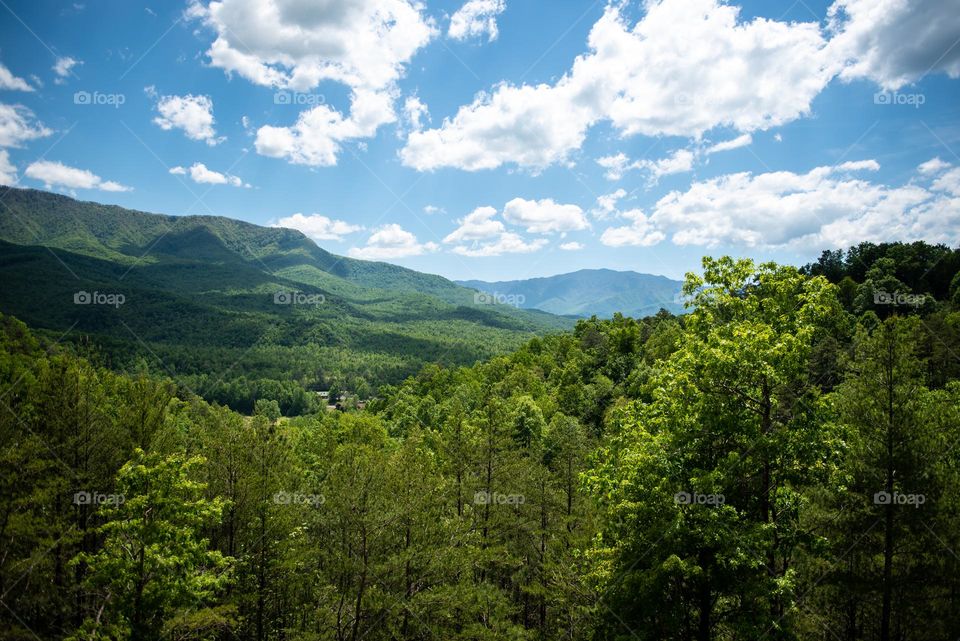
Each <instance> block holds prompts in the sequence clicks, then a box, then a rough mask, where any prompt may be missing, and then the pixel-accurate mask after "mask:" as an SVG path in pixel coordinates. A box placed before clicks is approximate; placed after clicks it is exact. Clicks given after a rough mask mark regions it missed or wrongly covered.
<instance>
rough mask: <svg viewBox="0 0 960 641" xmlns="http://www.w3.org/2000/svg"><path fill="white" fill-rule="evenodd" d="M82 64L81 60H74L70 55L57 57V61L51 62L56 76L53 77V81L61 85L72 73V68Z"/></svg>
mask: <svg viewBox="0 0 960 641" xmlns="http://www.w3.org/2000/svg"><path fill="white" fill-rule="evenodd" d="M82 64H83V61H82V60H74V59H73V58H71V57H70V56H64V57H62V58H57V61H56V62H55V63H54V64H53V73H55V74H56V75H57V77H56V78H54V80H53V82H54V83H56V84H58V85H62V84H63V83H65V82H66V81H67V78H69V77H70V74H72V73H73V68H74V67H76V66H77V65H82Z"/></svg>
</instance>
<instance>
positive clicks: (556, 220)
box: [503, 198, 590, 234]
mask: <svg viewBox="0 0 960 641" xmlns="http://www.w3.org/2000/svg"><path fill="white" fill-rule="evenodd" d="M503 217H504V219H505V220H506V221H507V222H510V223H513V224H515V225H520V226H521V227H523V228H524V229H526V230H527V231H528V232H531V233H534V234H549V233H553V232H568V231H575V230H580V229H587V228H588V227H590V223H588V222H587V218H586V216H584V215H583V210H582V209H580V207H578V206H577V205H563V204H560V203H557V202H554V201H553V199H551V198H544V199H543V200H526V199H524V198H514V199H513V200H511V201H510V202H508V203H507V204H506V205H504V207H503Z"/></svg>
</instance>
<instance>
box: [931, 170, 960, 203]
mask: <svg viewBox="0 0 960 641" xmlns="http://www.w3.org/2000/svg"><path fill="white" fill-rule="evenodd" d="M932 188H933V189H935V190H937V191H945V192H947V193H949V194H952V195H954V196H960V167H957V168H956V169H951V170H950V171H948V172H947V173H945V174H943V175H942V176H940V177H939V178H937V179H936V180H935V181H934V183H933V185H932Z"/></svg>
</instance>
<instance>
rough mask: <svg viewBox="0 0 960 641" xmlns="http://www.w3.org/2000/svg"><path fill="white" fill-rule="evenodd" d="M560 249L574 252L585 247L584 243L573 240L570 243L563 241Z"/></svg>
mask: <svg viewBox="0 0 960 641" xmlns="http://www.w3.org/2000/svg"><path fill="white" fill-rule="evenodd" d="M560 249H562V250H563V251H568V252H573V251H579V250H581V249H583V243H578V242H576V241H571V242H569V243H562V244H561V245H560Z"/></svg>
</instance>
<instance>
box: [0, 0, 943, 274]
mask: <svg viewBox="0 0 960 641" xmlns="http://www.w3.org/2000/svg"><path fill="white" fill-rule="evenodd" d="M958 154H960V0H910V1H909V2H908V1H907V0H835V1H834V2H817V1H815V0H796V1H795V2H790V1H786V2H777V1H772V0H768V1H764V2H759V1H756V2H743V3H736V2H722V1H720V0H659V1H656V0H648V1H645V2H640V1H633V2H631V1H627V0H625V1H622V2H611V3H604V2H603V1H597V2H589V1H587V0H579V1H577V2H572V1H566V0H553V1H551V2H545V1H539V2H535V1H533V0H468V1H464V0H454V1H442V2H441V1H437V2H426V3H422V2H413V1H412V0H220V1H216V2H207V1H206V0H201V1H196V0H194V1H190V2H180V1H169V0H167V1H164V2H152V3H143V2H138V1H136V0H86V1H84V2H74V3H71V2H64V1H48V0H23V1H13V0H0V183H2V184H9V185H16V186H18V187H30V188H35V189H47V190H50V191H55V192H58V193H64V194H67V195H70V196H73V197H76V198H79V199H82V200H94V201H98V202H104V203H112V204H117V205H121V206H123V207H128V208H132V209H139V210H143V211H151V212H159V213H169V214H177V215H181V214H195V215H222V216H229V217H231V218H237V219H241V220H246V221H250V222H253V223H257V224H261V225H278V226H283V227H291V228H294V229H299V230H300V231H302V232H304V233H305V234H307V235H308V236H310V237H311V238H313V239H314V240H315V241H316V242H317V243H318V244H319V245H320V246H321V247H323V248H324V249H326V250H328V251H331V252H334V253H337V254H345V255H349V256H353V257H356V258H363V259H371V260H385V261H388V262H392V263H396V264H399V265H403V266H406V267H410V268H413V269H417V270H420V271H425V272H430V273H436V274H441V275H443V276H446V277H448V278H454V279H481V280H515V279H524V278H531V277H536V276H547V275H552V274H559V273H566V272H570V271H574V270H577V269H583V268H602V267H604V268H611V269H618V270H635V271H639V272H645V273H653V274H662V275H665V276H669V277H674V278H679V277H682V275H683V274H684V273H685V272H687V271H689V270H694V269H696V268H697V267H698V266H699V264H700V258H701V257H702V256H703V255H706V254H709V255H715V256H716V255H721V254H730V255H737V256H750V257H753V258H755V259H758V260H777V261H781V262H786V263H793V264H803V263H805V262H808V261H810V260H812V259H815V258H816V257H817V256H819V254H820V252H821V251H822V250H824V249H836V248H845V247H848V246H850V245H852V244H855V243H858V242H861V241H873V242H881V241H894V240H903V241H912V240H926V241H928V242H938V243H946V244H949V245H952V246H957V245H958V244H960V155H958Z"/></svg>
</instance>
